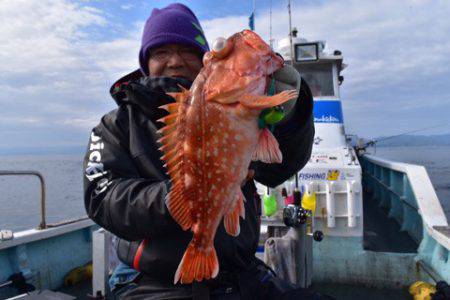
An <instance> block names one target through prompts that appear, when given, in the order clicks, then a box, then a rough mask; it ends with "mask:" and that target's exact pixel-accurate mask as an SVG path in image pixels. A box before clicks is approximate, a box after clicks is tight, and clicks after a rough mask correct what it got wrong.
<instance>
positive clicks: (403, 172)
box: [361, 155, 450, 280]
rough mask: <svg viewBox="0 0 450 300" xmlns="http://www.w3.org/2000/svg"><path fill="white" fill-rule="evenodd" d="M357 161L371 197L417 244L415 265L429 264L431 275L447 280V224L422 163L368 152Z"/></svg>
mask: <svg viewBox="0 0 450 300" xmlns="http://www.w3.org/2000/svg"><path fill="white" fill-rule="evenodd" d="M361 164H362V166H363V172H364V173H363V185H364V186H365V187H366V188H368V189H369V191H370V192H371V193H372V194H373V199H378V201H379V202H378V205H379V206H380V207H383V208H386V209H387V210H388V211H389V217H392V218H394V219H395V220H396V221H397V222H398V223H399V225H400V226H401V230H402V231H406V232H407V233H408V234H409V235H410V236H411V237H412V238H413V239H414V240H415V241H416V242H417V243H418V244H419V245H420V246H419V248H418V255H417V263H418V267H422V269H424V270H425V269H427V266H429V267H431V268H429V269H433V270H435V271H436V272H435V274H429V275H430V276H431V277H437V278H444V279H445V280H449V279H450V259H449V256H450V227H449V225H448V221H447V218H446V216H445V214H444V210H443V209H442V206H441V203H440V201H439V199H438V197H437V195H436V192H435V190H434V188H433V185H432V183H431V180H430V178H429V176H428V173H427V171H426V169H425V167H423V166H419V165H413V164H407V163H400V162H394V161H389V160H386V159H381V158H379V157H375V156H372V155H363V156H362V157H361ZM368 200H369V199H366V201H368ZM425 271H426V270H425Z"/></svg>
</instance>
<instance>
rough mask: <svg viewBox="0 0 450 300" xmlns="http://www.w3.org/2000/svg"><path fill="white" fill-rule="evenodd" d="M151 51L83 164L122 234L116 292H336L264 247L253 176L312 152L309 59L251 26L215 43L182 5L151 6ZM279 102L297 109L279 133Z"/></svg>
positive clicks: (120, 93) (276, 180) (101, 213)
mask: <svg viewBox="0 0 450 300" xmlns="http://www.w3.org/2000/svg"><path fill="white" fill-rule="evenodd" d="M139 62H140V66H141V68H140V70H137V71H135V72H133V73H131V74H129V75H127V76H125V77H123V78H122V79H120V80H119V81H117V82H116V83H115V84H114V85H113V87H112V88H111V95H112V97H113V98H114V100H115V101H116V103H117V104H118V106H119V107H118V108H117V109H115V110H113V111H111V112H110V113H108V114H106V115H105V116H104V117H103V118H102V120H101V122H100V124H99V125H98V126H97V127H95V128H94V129H93V131H92V133H91V139H90V145H89V148H88V151H87V153H86V157H85V162H84V166H85V170H86V171H85V175H86V176H85V181H84V182H85V205H86V210H87V212H88V215H89V216H90V217H91V218H92V219H93V220H94V221H95V222H97V223H98V224H99V225H101V226H102V227H104V228H106V229H107V230H109V231H110V232H112V233H113V234H114V235H116V236H117V237H118V240H117V243H116V250H117V254H118V257H119V259H120V260H121V261H122V264H121V265H120V266H119V268H118V270H116V272H115V276H113V282H112V283H113V288H115V292H116V294H119V293H122V294H121V296H122V297H123V298H126V299H192V298H194V299H329V298H327V297H326V296H321V295H319V294H317V293H315V292H313V291H311V290H305V289H300V288H297V287H294V286H292V285H290V284H288V283H287V282H285V281H283V280H282V279H280V278H278V277H276V275H275V274H274V273H273V272H272V271H271V270H270V269H269V268H268V267H267V266H266V265H265V264H264V263H263V262H262V261H260V260H258V259H257V258H256V257H255V252H256V249H257V246H258V241H259V230H260V207H261V205H260V200H259V197H258V195H257V193H256V187H255V183H254V180H257V181H258V182H260V183H262V184H265V185H267V186H271V187H274V186H277V185H279V184H281V183H282V182H284V181H285V180H286V179H288V178H289V177H291V176H292V175H293V174H294V173H295V172H297V171H298V170H300V169H301V168H302V167H303V166H304V165H305V164H306V162H307V161H308V159H309V157H310V153H311V147H312V141H313V137H314V125H313V121H312V96H311V93H310V91H309V88H308V86H307V85H306V83H305V82H304V81H302V80H301V78H300V75H299V74H298V73H297V71H295V70H294V69H293V68H292V67H289V66H284V65H283V60H282V58H280V57H279V56H277V55H276V54H275V53H274V52H272V50H271V49H270V48H269V46H268V45H267V44H266V43H264V42H263V41H262V39H261V38H260V37H259V36H258V35H257V34H255V33H254V32H252V31H250V30H244V31H242V32H240V33H236V34H234V35H233V36H231V37H230V38H228V39H224V38H221V39H218V40H217V41H216V42H215V43H214V44H213V47H212V50H211V51H209V47H208V43H207V42H206V39H205V36H204V34H203V31H202V28H201V27H200V24H199V22H198V20H197V18H196V17H195V15H194V14H193V12H192V11H191V10H190V9H189V8H188V7H186V6H184V5H182V4H171V5H169V6H167V7H165V8H162V9H154V10H153V12H152V14H151V16H150V18H149V19H148V20H147V23H146V24H145V27H144V32H143V36H142V45H141V50H140V54H139ZM272 74H273V75H272ZM270 87H272V88H270ZM270 89H272V92H273V93H271V95H266V94H267V91H268V90H270ZM278 105H283V107H284V108H285V113H286V115H285V117H284V119H283V120H282V121H281V122H279V123H277V124H276V125H275V126H274V128H273V132H272V131H270V130H269V129H268V128H267V127H266V126H265V125H264V122H261V118H260V115H261V112H262V111H263V110H265V109H270V108H272V107H274V106H278ZM123 286H125V289H126V290H125V291H124V289H120V287H123Z"/></svg>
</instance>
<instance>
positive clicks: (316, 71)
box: [297, 63, 335, 97]
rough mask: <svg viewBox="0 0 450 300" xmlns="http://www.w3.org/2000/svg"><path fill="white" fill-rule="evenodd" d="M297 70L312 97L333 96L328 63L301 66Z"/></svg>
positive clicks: (331, 75) (330, 68) (331, 73)
mask: <svg viewBox="0 0 450 300" xmlns="http://www.w3.org/2000/svg"><path fill="white" fill-rule="evenodd" d="M297 69H298V70H299V72H300V74H301V75H302V77H303V79H305V80H306V82H307V83H308V85H309V88H310V89H311V92H312V94H313V96H314V97H319V96H335V93H334V88H333V70H332V65H331V64H330V63H320V64H317V63H316V64H302V65H300V66H299V67H297Z"/></svg>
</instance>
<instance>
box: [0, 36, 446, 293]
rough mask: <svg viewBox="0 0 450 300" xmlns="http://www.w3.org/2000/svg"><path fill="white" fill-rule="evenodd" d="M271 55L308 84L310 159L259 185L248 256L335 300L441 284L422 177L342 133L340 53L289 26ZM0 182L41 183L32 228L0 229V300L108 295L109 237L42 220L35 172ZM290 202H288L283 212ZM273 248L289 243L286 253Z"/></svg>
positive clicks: (429, 188) (430, 199)
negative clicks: (255, 230)
mask: <svg viewBox="0 0 450 300" xmlns="http://www.w3.org/2000/svg"><path fill="white" fill-rule="evenodd" d="M276 50H277V51H278V52H279V53H281V55H282V56H283V57H285V59H286V61H287V62H288V63H291V64H292V65H293V66H294V67H295V68H296V69H297V70H299V72H300V73H301V75H302V77H303V78H304V79H305V80H306V81H307V82H308V84H309V86H310V88H311V91H312V93H313V96H314V122H315V128H316V135H315V138H314V146H313V151H312V155H311V158H310V160H309V162H308V163H307V165H306V166H305V167H304V168H303V169H302V170H301V171H300V172H299V173H298V174H297V175H296V176H295V178H293V179H292V180H289V181H287V182H285V183H284V184H282V185H281V186H280V187H278V188H275V189H271V190H269V195H266V194H267V188H266V187H263V186H259V190H260V192H261V194H262V195H265V198H268V196H270V197H272V198H274V199H275V201H277V205H278V208H277V211H278V213H275V214H274V215H272V216H264V217H263V220H262V224H261V233H262V234H261V247H259V249H258V253H257V254H256V255H257V256H259V257H261V258H262V259H264V260H266V262H267V263H268V264H269V265H271V266H272V267H273V268H274V269H275V271H278V272H279V273H280V276H283V277H285V278H286V279H287V280H290V281H291V282H293V283H296V284H299V285H301V286H304V287H309V286H312V287H313V288H314V289H316V290H318V291H320V292H323V293H325V294H328V295H331V296H333V297H335V298H337V299H363V298H364V299H411V295H409V293H408V289H409V287H410V286H411V285H413V284H414V283H416V286H420V284H425V286H426V287H428V288H430V289H432V288H433V286H434V285H436V283H437V282H443V281H446V282H450V260H449V250H450V227H449V225H448V220H447V219H446V216H445V215H444V212H443V209H442V206H441V203H440V201H439V199H438V197H437V195H436V192H435V190H434V189H433V185H432V183H431V181H430V178H429V176H428V174H427V171H426V169H425V168H424V167H423V166H418V165H411V164H406V163H402V162H395V161H389V160H386V159H382V158H380V157H376V156H373V155H369V154H367V153H366V152H365V151H364V148H363V147H358V145H355V144H354V143H352V139H350V138H349V136H348V135H347V134H346V132H345V128H344V121H343V112H342V104H341V97H340V93H339V88H340V86H341V84H342V83H343V80H344V77H343V76H342V70H343V69H344V68H345V67H346V65H345V64H344V63H343V55H342V53H341V52H340V51H338V50H335V51H331V52H330V51H327V50H326V43H325V42H324V41H307V40H305V39H302V38H300V37H297V36H296V34H295V30H294V31H293V32H291V36H290V37H287V38H285V39H282V40H280V41H279V43H278V47H277V49H276ZM359 146H361V145H359ZM0 175H1V176H37V177H38V178H39V179H40V182H41V223H40V224H39V226H38V227H37V228H33V229H29V230H25V231H20V232H11V231H9V230H2V231H1V233H0V299H23V298H26V297H27V296H28V295H29V294H30V293H32V294H34V295H37V297H39V299H75V298H79V299H85V298H87V297H88V295H90V297H92V298H99V299H100V298H102V297H109V290H108V285H107V280H108V276H109V274H110V272H111V270H112V268H113V267H114V262H115V261H116V258H115V257H114V252H113V251H111V248H112V246H111V235H110V234H109V233H108V232H106V231H105V230H104V229H101V228H99V227H98V226H97V225H96V224H94V223H93V222H92V221H91V220H90V219H88V218H82V219H76V220H70V221H65V222H60V223H57V224H48V223H47V222H46V216H45V211H46V209H45V179H44V178H43V177H42V175H41V174H39V173H38V172H33V171H30V172H23V171H22V172H15V171H2V172H1V173H0ZM283 188H284V191H283V192H284V193H285V195H284V197H283V196H282V195H281V191H282V189H283ZM301 193H302V194H303V196H301ZM293 194H295V197H293V198H294V203H292V204H290V205H289V206H287V207H285V202H284V201H285V200H286V198H288V197H289V196H291V195H293ZM299 195H300V196H299ZM305 195H306V196H305ZM308 197H309V198H308ZM306 198H308V199H309V200H310V202H309V203H310V204H309V206H308V207H305V206H306V205H305V203H302V200H303V201H304V200H305V199H306ZM265 200H266V199H265ZM269 200H270V199H269ZM80 201H82V200H81V195H80ZM311 203H312V205H313V206H311ZM284 241H288V242H286V243H287V244H289V245H293V246H292V247H290V248H289V249H290V250H289V251H288V252H286V251H285V250H283V243H284ZM286 243H285V244H286ZM280 249H281V250H280ZM277 251H278V252H279V253H283V254H284V255H281V256H280V255H277ZM283 251H284V252H283ZM427 283H428V285H427ZM32 290H34V291H32Z"/></svg>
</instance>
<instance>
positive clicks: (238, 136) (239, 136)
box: [234, 134, 242, 141]
mask: <svg viewBox="0 0 450 300" xmlns="http://www.w3.org/2000/svg"><path fill="white" fill-rule="evenodd" d="M234 139H235V140H236V141H241V140H242V135H240V134H236V135H235V136H234Z"/></svg>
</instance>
